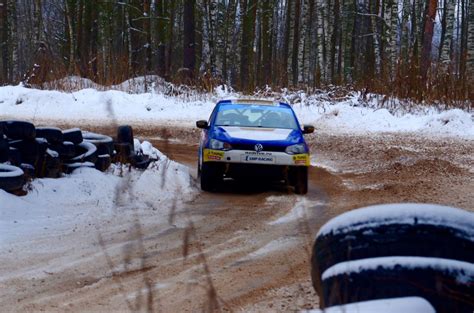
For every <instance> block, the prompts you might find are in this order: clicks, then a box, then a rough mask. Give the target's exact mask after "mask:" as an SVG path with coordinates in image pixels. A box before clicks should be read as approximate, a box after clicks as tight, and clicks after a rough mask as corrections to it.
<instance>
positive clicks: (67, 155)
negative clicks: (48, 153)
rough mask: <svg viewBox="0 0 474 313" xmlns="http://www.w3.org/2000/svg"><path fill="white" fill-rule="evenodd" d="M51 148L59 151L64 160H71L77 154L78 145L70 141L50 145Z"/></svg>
mask: <svg viewBox="0 0 474 313" xmlns="http://www.w3.org/2000/svg"><path fill="white" fill-rule="evenodd" d="M49 148H50V149H51V150H54V151H56V152H57V153H59V157H60V158H61V159H62V160H69V159H72V158H73V157H75V156H76V146H75V145H74V144H73V143H72V142H70V141H63V142H62V143H60V144H53V145H49Z"/></svg>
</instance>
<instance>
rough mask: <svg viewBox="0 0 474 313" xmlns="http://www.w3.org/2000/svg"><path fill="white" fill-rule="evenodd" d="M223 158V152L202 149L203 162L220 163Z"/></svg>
mask: <svg viewBox="0 0 474 313" xmlns="http://www.w3.org/2000/svg"><path fill="white" fill-rule="evenodd" d="M223 158H224V151H219V150H211V149H204V157H203V161H204V162H209V161H221V160H222V159H223Z"/></svg>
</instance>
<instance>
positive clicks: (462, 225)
mask: <svg viewBox="0 0 474 313" xmlns="http://www.w3.org/2000/svg"><path fill="white" fill-rule="evenodd" d="M397 223H418V224H428V225H444V226H448V227H449V226H451V227H454V228H456V229H460V230H463V231H464V232H465V236H468V238H470V239H471V240H474V227H473V225H474V213H471V212H468V211H465V210H461V209H457V208H452V207H447V206H442V205H436V204H422V203H396V204H381V205H374V206H368V207H365V208H361V209H357V210H352V211H349V212H346V213H343V214H341V215H339V216H337V217H335V218H333V219H331V220H330V221H329V222H327V223H326V224H324V225H323V226H322V227H321V228H320V230H319V231H318V234H317V235H316V237H319V236H323V235H327V234H329V233H331V232H333V233H344V232H347V231H349V230H357V229H361V228H370V227H374V226H376V225H380V224H397Z"/></svg>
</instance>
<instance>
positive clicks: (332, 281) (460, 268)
mask: <svg viewBox="0 0 474 313" xmlns="http://www.w3.org/2000/svg"><path fill="white" fill-rule="evenodd" d="M473 284H474V264H473V263H468V262H463V261H457V260H448V259H440V258H425V257H399V256H394V257H381V258H370V259H362V260H357V261H349V262H342V263H338V264H336V265H334V266H332V267H330V268H329V269H327V270H326V271H325V272H324V273H323V275H322V290H323V294H322V295H321V297H320V300H321V301H320V303H321V307H322V308H326V307H330V306H334V305H341V304H346V303H352V302H360V301H367V300H376V299H384V298H396V297H413V296H415V297H421V298H424V299H426V300H427V301H428V302H429V303H431V304H432V305H433V307H434V308H435V309H436V311H437V312H472V308H473V307H474V296H473V292H472V291H473Z"/></svg>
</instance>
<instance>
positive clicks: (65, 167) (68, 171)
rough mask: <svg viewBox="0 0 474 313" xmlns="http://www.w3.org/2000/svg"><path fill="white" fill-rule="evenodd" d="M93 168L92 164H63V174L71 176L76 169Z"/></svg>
mask: <svg viewBox="0 0 474 313" xmlns="http://www.w3.org/2000/svg"><path fill="white" fill-rule="evenodd" d="M84 167H86V168H95V165H94V163H92V162H75V163H69V164H63V172H64V173H66V174H71V173H72V172H74V171H75V170H77V169H78V168H84Z"/></svg>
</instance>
